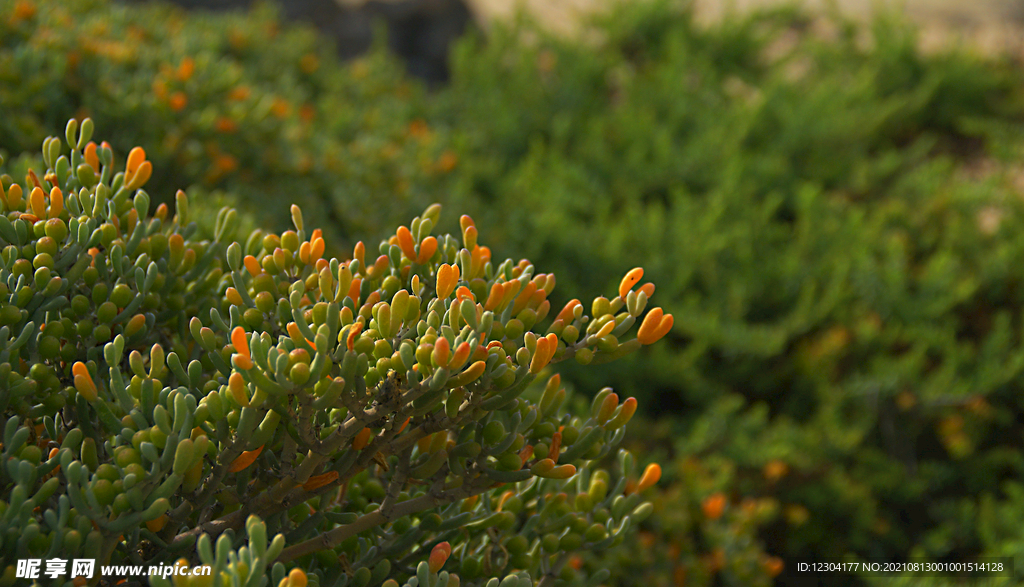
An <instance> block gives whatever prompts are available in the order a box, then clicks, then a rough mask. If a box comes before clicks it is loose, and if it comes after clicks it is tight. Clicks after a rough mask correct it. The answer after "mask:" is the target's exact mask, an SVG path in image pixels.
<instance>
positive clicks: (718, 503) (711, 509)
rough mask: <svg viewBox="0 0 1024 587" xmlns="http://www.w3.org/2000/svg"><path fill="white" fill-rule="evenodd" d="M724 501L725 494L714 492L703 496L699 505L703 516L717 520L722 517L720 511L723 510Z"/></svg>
mask: <svg viewBox="0 0 1024 587" xmlns="http://www.w3.org/2000/svg"><path fill="white" fill-rule="evenodd" d="M725 503H726V499H725V495H723V494H721V493H715V494H712V495H709V496H708V497H707V498H705V499H704V502H703V503H702V504H701V505H700V508H701V510H703V512H704V517H705V518H707V519H709V520H717V519H718V518H720V517H722V512H724V511H725Z"/></svg>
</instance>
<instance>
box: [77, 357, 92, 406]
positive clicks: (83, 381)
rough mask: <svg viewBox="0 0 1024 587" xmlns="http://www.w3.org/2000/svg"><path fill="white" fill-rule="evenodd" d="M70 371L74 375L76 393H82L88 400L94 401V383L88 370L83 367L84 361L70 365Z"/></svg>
mask: <svg viewBox="0 0 1024 587" xmlns="http://www.w3.org/2000/svg"><path fill="white" fill-rule="evenodd" d="M71 373H72V374H73V375H74V381H75V389H77V390H78V393H80V394H82V396H83V397H85V399H87V400H89V401H95V400H96V384H95V383H93V380H92V376H91V375H89V370H88V369H87V368H86V367H85V363H82V362H81V361H78V362H77V363H75V364H74V365H72V366H71Z"/></svg>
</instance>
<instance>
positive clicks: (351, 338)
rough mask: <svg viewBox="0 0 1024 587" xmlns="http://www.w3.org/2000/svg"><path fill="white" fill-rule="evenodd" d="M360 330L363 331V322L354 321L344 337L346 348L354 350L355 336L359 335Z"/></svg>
mask: <svg viewBox="0 0 1024 587" xmlns="http://www.w3.org/2000/svg"><path fill="white" fill-rule="evenodd" d="M362 331H363V322H362V321H359V322H356V323H355V324H353V325H352V327H351V328H350V329H349V331H348V337H347V338H346V339H345V346H347V347H348V350H350V351H354V350H356V349H355V344H356V338H358V337H359V333H360V332H362Z"/></svg>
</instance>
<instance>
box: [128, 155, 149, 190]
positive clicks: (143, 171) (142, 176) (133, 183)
mask: <svg viewBox="0 0 1024 587" xmlns="http://www.w3.org/2000/svg"><path fill="white" fill-rule="evenodd" d="M151 175H153V164H152V163H150V162H149V161H143V162H142V165H139V168H138V169H137V170H136V171H135V172H134V173H132V174H131V175H130V176H129V175H126V176H125V184H124V185H125V187H126V188H128V189H130V190H134V189H138V188H140V187H142V186H144V185H146V182H147V181H149V177H150V176H151Z"/></svg>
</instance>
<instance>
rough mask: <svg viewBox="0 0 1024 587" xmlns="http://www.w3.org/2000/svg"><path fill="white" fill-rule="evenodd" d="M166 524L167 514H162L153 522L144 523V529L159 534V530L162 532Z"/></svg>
mask: <svg viewBox="0 0 1024 587" xmlns="http://www.w3.org/2000/svg"><path fill="white" fill-rule="evenodd" d="M166 524H167V514H164V515H162V516H160V517H159V518H156V519H155V520H149V521H148V522H146V527H147V528H149V531H150V532H159V531H160V530H163V528H164V526H165V525H166Z"/></svg>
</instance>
